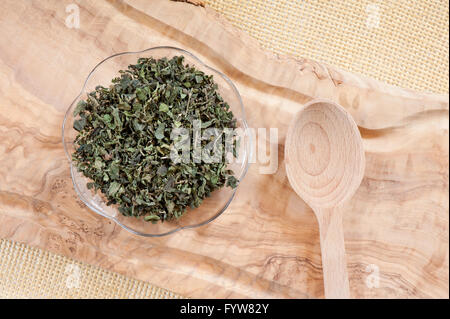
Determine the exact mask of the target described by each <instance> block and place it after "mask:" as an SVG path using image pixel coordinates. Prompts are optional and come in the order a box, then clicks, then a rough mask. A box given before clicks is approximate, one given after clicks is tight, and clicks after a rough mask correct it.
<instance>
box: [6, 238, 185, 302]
mask: <svg viewBox="0 0 450 319" xmlns="http://www.w3.org/2000/svg"><path fill="white" fill-rule="evenodd" d="M0 256H1V258H0V298H150V299H156V298H160V299H175V298H181V296H179V295H177V294H175V293H173V292H170V291H168V290H166V289H162V288H158V287H156V286H153V285H151V284H149V283H146V282H143V281H140V280H135V279H131V278H128V277H125V276H122V275H119V274H117V273H114V272H111V271H107V270H104V269H101V268H99V267H95V266H91V265H88V264H84V263H81V262H78V261H74V260H72V259H70V258H67V257H64V256H61V255H57V254H53V253H50V252H48V251H44V250H41V249H37V248H33V247H29V246H26V245H24V244H19V243H14V242H11V241H9V240H5V239H0Z"/></svg>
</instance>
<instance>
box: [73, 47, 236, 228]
mask: <svg viewBox="0 0 450 319" xmlns="http://www.w3.org/2000/svg"><path fill="white" fill-rule="evenodd" d="M74 116H75V117H76V120H75V122H74V125H73V127H74V129H76V130H77V131H78V132H79V133H78V136H77V137H76V139H75V145H76V151H75V152H74V153H73V156H72V158H73V161H74V163H75V164H76V166H77V168H78V170H79V171H80V172H82V173H83V174H84V175H85V176H86V177H88V178H90V179H91V180H92V181H91V182H89V183H88V185H87V186H88V188H90V189H91V188H95V189H96V190H100V191H101V192H102V193H103V194H104V195H105V196H106V198H107V200H108V205H111V204H117V205H118V207H119V211H120V212H121V213H122V214H124V215H126V216H136V217H140V216H141V217H143V218H144V219H145V220H147V221H152V222H156V221H158V220H161V221H164V220H170V219H172V218H178V217H180V216H181V215H182V214H183V213H184V212H185V210H186V208H187V207H198V206H199V205H200V204H201V202H202V200H203V199H204V198H205V197H207V196H209V195H210V193H211V192H212V191H214V190H216V189H218V188H221V187H223V186H225V185H228V186H230V187H233V188H234V187H236V184H237V180H236V178H234V176H233V172H232V171H230V170H228V169H227V165H226V161H225V158H223V160H221V161H219V162H216V163H205V162H203V161H200V162H195V161H193V160H190V161H189V162H187V163H186V162H181V163H174V162H173V161H172V160H171V158H170V146H171V145H172V143H173V142H174V141H173V140H172V139H171V135H170V134H171V130H172V129H173V128H177V127H179V128H187V129H192V125H193V121H194V120H201V122H202V129H204V128H207V127H215V128H218V129H224V128H236V119H235V118H234V116H233V113H232V112H231V111H230V109H229V105H228V104H227V103H226V102H225V101H224V100H223V99H222V97H221V96H220V95H219V94H218V92H217V84H215V83H214V82H213V78H212V76H209V75H205V74H204V73H203V72H201V71H199V70H197V69H195V68H194V67H190V66H189V65H186V64H184V58H183V57H182V56H177V57H173V58H172V59H167V58H162V59H159V60H155V59H153V58H141V59H139V60H138V61H137V64H135V65H130V66H128V69H127V70H123V71H120V77H117V78H115V79H113V80H112V84H111V86H110V87H109V88H105V87H102V86H98V87H96V89H95V91H93V92H91V93H89V94H88V97H87V99H86V100H83V101H80V102H79V103H78V104H77V107H76V109H75V111H74ZM207 142H208V141H202V142H201V143H202V146H203V145H204V143H207ZM233 147H234V148H236V144H235V143H234V144H233ZM235 151H236V149H233V153H234V155H236V154H235Z"/></svg>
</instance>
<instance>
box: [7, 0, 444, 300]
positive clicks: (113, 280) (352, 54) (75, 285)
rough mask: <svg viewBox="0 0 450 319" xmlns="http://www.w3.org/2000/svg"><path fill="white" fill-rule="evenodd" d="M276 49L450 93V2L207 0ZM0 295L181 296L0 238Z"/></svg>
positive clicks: (390, 80)
mask: <svg viewBox="0 0 450 319" xmlns="http://www.w3.org/2000/svg"><path fill="white" fill-rule="evenodd" d="M204 2H205V3H206V6H209V7H211V8H214V9H216V10H217V11H219V12H220V13H222V14H223V15H224V16H225V17H226V18H227V19H228V20H230V21H231V23H232V24H234V25H235V26H236V27H237V28H239V29H241V30H244V31H246V32H247V33H249V34H250V35H252V36H253V37H255V38H256V39H257V40H258V41H259V42H260V43H261V45H262V46H263V47H264V48H267V49H269V50H271V51H273V52H275V53H281V54H288V55H292V56H295V57H305V58H311V59H314V60H317V61H321V62H325V63H328V64H330V65H335V66H338V67H340V68H342V69H346V70H349V71H352V72H354V73H360V74H363V75H365V76H368V77H372V78H376V79H378V80H381V81H384V82H388V83H390V84H394V85H397V86H401V87H406V88H411V89H416V90H420V91H430V92H435V93H447V92H448V87H449V82H448V76H449V65H448V57H449V54H448V52H449V47H448V42H449V30H448V28H449V23H448V12H449V5H448V2H447V1H437V0H434V1H404V0H402V1H375V0H374V1H357V0H351V1H349V0H347V1H342V0H338V1H323V0H320V1H311V2H306V1H286V0H252V1H250V0H240V1H239V0H205V1H204ZM0 256H1V258H0V298H1V297H3V298H180V296H179V295H176V294H174V293H172V292H170V291H167V290H165V289H161V288H158V287H155V286H153V285H151V284H149V283H145V282H142V281H138V280H134V279H130V278H127V277H125V276H122V275H119V274H116V273H112V272H109V271H106V270H103V269H100V268H98V267H94V266H91V265H86V264H83V263H80V262H77V261H74V260H71V259H69V258H66V257H63V256H60V255H56V254H53V253H50V252H46V251H42V250H40V249H36V248H31V247H27V246H25V245H22V244H17V243H13V242H10V241H8V240H1V241H0Z"/></svg>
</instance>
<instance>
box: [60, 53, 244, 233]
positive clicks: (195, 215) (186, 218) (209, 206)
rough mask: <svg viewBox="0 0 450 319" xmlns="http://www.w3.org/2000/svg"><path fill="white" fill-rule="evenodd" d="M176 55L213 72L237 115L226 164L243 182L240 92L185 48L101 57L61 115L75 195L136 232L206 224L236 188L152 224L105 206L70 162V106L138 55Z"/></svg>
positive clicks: (224, 206)
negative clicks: (234, 148) (233, 157)
mask: <svg viewBox="0 0 450 319" xmlns="http://www.w3.org/2000/svg"><path fill="white" fill-rule="evenodd" d="M176 55H183V56H184V58H185V63H187V64H189V65H192V66H195V67H196V68H197V69H199V70H201V71H203V72H205V73H206V74H209V75H213V76H214V81H215V82H216V83H217V85H218V90H219V93H220V94H221V96H222V97H223V99H224V100H225V101H227V102H228V104H229V105H230V109H231V110H232V112H233V114H234V116H235V117H236V119H237V126H238V128H239V129H241V130H242V131H241V132H243V134H241V135H240V138H241V141H240V147H239V155H240V156H239V161H233V162H232V163H230V164H229V165H228V167H229V168H230V169H232V170H233V171H234V174H235V177H236V178H237V179H238V180H239V181H240V182H242V180H243V178H244V176H245V174H246V172H247V170H248V167H249V158H251V150H252V147H251V143H252V139H251V135H250V131H249V130H248V125H247V122H246V120H245V114H244V106H243V103H242V99H241V96H240V95H239V92H238V90H237V89H236V87H235V86H234V84H233V83H232V82H231V80H230V79H229V78H228V77H227V76H225V75H224V74H223V73H221V72H219V71H217V70H215V69H213V68H211V67H209V66H207V65H206V64H204V63H203V62H202V61H201V60H200V59H198V58H197V57H196V56H194V55H193V54H192V53H190V52H188V51H186V50H183V49H179V48H175V47H154V48H150V49H147V50H143V51H139V52H123V53H118V54H114V55H112V56H110V57H108V58H106V59H104V60H103V61H101V62H100V63H99V64H97V65H96V66H95V67H94V69H93V70H92V71H91V72H90V73H89V75H88V77H87V79H86V81H85V82H84V85H83V88H82V89H81V92H80V94H79V95H78V96H77V97H76V98H75V100H74V101H73V102H72V104H71V105H70V107H69V108H68V110H67V112H66V114H65V117H64V122H63V126H62V141H63V145H64V150H65V152H66V155H67V158H68V159H69V161H70V171H71V176H72V182H73V186H74V188H75V191H76V192H77V194H78V196H79V197H80V199H81V200H82V201H83V202H84V203H85V204H86V206H88V207H89V208H90V209H91V210H92V211H94V212H96V213H97V214H100V215H102V216H104V217H106V218H109V219H111V220H113V221H114V222H116V223H117V224H118V225H120V226H121V227H123V228H124V229H126V230H128V231H130V232H132V233H134V234H136V235H141V236H147V237H158V236H165V235H169V234H173V233H175V232H177V231H179V230H182V229H187V228H194V227H199V226H202V225H206V224H208V223H210V222H211V221H213V220H214V219H216V218H217V217H218V216H220V215H221V214H222V213H223V212H224V211H225V210H226V209H227V207H228V206H229V205H230V203H231V201H232V200H233V198H234V195H235V193H236V190H237V188H236V189H231V188H230V187H223V188H221V189H219V190H216V191H214V192H213V193H212V194H211V196H210V197H208V198H206V199H205V200H204V201H203V203H202V204H201V205H200V206H199V207H198V208H195V209H188V210H187V211H186V213H185V214H184V215H183V216H181V217H180V218H179V219H177V220H173V221H165V222H163V223H161V222H158V223H156V224H152V223H151V222H146V221H144V220H142V218H136V217H126V216H123V215H122V214H121V213H120V212H119V211H118V209H117V207H116V206H114V205H111V206H107V205H106V201H105V200H104V198H103V195H102V194H101V193H100V192H95V191H93V190H89V189H88V188H87V186H86V184H87V182H88V181H89V180H88V179H87V178H86V177H84V175H83V174H81V173H79V172H78V171H77V169H76V167H75V166H74V165H73V163H72V153H73V152H74V151H75V147H74V140H75V137H76V135H77V131H76V130H75V129H73V122H74V116H73V110H74V108H75V106H76V105H77V103H78V102H79V101H80V100H81V99H85V98H86V95H87V93H89V92H91V91H93V90H94V88H95V87H96V86H97V85H102V86H105V87H108V86H109V85H110V84H111V80H112V79H113V78H114V77H116V76H117V75H118V71H119V70H124V69H126V68H127V67H128V65H130V64H135V63H137V60H138V58H141V57H153V58H156V59H158V58H163V57H167V58H171V57H173V56H176ZM238 187H239V186H238Z"/></svg>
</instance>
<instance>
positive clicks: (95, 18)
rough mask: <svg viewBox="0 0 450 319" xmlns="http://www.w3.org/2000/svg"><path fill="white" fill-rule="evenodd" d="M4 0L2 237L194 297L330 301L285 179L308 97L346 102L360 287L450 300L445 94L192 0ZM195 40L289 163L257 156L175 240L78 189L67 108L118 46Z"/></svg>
mask: <svg viewBox="0 0 450 319" xmlns="http://www.w3.org/2000/svg"><path fill="white" fill-rule="evenodd" d="M71 3H72V1H25V0H21V1H16V0H7V1H1V2H0V30H1V31H0V32H1V36H0V225H1V226H0V237H2V238H7V239H11V240H14V241H18V242H23V243H26V244H28V245H31V246H35V247H39V248H42V249H45V250H49V251H52V252H55V253H58V254H63V255H65V256H68V257H71V258H74V259H76V260H80V261H83V262H86V263H89V264H93V265H97V266H100V267H102V268H105V269H108V270H111V271H115V272H118V273H121V274H124V275H127V276H131V277H134V278H137V279H141V280H145V281H148V282H151V283H152V284H155V285H157V286H161V287H164V288H166V289H170V290H173V291H174V292H177V293H179V294H182V295H184V296H187V297H192V298H208V297H210V298H211V297H214V298H322V297H323V296H324V288H323V276H322V266H321V254H320V244H319V242H320V241H319V232H318V224H317V220H316V218H315V216H314V214H313V212H312V210H311V208H310V207H308V205H307V204H305V202H304V201H303V200H302V199H300V198H299V197H298V196H297V195H296V193H295V192H294V191H293V190H292V188H291V187H290V185H289V182H288V179H287V176H286V172H285V166H284V155H283V154H284V139H285V136H286V131H287V127H288V125H289V123H290V121H291V120H292V119H293V117H294V115H295V113H296V112H297V111H298V110H299V109H300V108H301V107H302V105H304V104H305V103H306V102H308V101H310V100H312V99H313V98H326V99H330V100H333V101H335V102H337V103H339V104H340V105H342V106H343V107H344V108H345V109H346V110H347V111H348V112H349V113H350V114H351V115H352V116H353V118H354V119H355V122H356V123H357V125H358V128H359V130H360V133H361V135H362V137H363V145H364V150H365V156H366V169H365V174H364V179H363V181H362V184H361V186H360V188H359V189H358V191H357V192H356V194H355V195H354V196H353V198H352V199H351V200H350V201H349V202H347V203H346V205H345V206H344V207H343V210H344V214H343V216H344V230H345V246H346V252H347V263H348V266H347V267H348V273H349V282H350V294H351V297H353V298H448V297H449V290H448V288H449V287H448V273H449V257H448V254H449V228H448V226H449V195H448V191H449V184H448V177H449V176H448V173H449V148H448V142H449V133H448V127H449V124H448V115H449V100H448V95H439V94H431V93H418V92H413V91H410V90H406V89H402V88H397V87H393V86H390V85H387V84H383V83H380V82H378V81H375V80H372V79H368V78H365V77H363V76H360V75H356V74H351V73H349V72H346V71H342V70H339V69H337V68H334V67H331V66H327V65H324V64H321V63H318V62H315V61H311V60H308V59H293V58H289V57H285V56H277V55H274V54H272V53H269V52H267V51H264V50H263V49H262V48H260V46H259V45H258V44H257V42H256V40H254V39H252V38H250V37H249V36H248V35H246V34H245V33H243V32H241V31H238V30H237V29H235V28H234V27H232V26H231V25H230V23H228V22H227V21H226V20H225V19H224V18H222V17H221V16H220V15H218V14H217V13H216V12H214V11H212V10H211V9H208V8H204V7H201V6H194V5H192V4H189V3H181V2H170V1H165V0H153V1H145V0H138V1H79V2H78V7H79V11H80V27H79V28H69V27H68V26H67V24H66V18H67V16H68V15H69V14H70V11H67V12H66V8H67V6H68V5H69V4H71ZM161 45H168V46H175V47H180V48H184V49H186V50H188V51H190V52H192V53H194V54H195V55H197V56H198V57H199V58H200V59H202V60H203V61H205V62H206V63H207V64H208V65H211V66H213V67H215V68H216V69H218V70H220V71H222V72H223V73H225V74H226V75H228V76H229V77H230V78H231V80H232V81H233V82H234V83H235V84H236V86H237V88H238V90H239V92H240V94H241V96H242V99H243V103H244V106H245V111H246V115H247V120H248V123H249V126H250V127H252V128H270V127H272V128H277V129H278V144H276V145H273V146H274V148H273V149H274V150H275V149H276V150H278V156H277V160H278V169H277V170H276V172H275V173H273V174H262V173H261V169H262V168H264V167H265V166H266V164H265V163H260V162H257V163H254V164H252V165H251V166H250V169H249V171H248V173H247V176H246V177H245V179H244V180H243V181H242V183H241V185H240V186H239V189H238V192H237V194H236V197H235V199H234V200H233V202H232V203H231V205H230V206H229V208H228V209H227V211H226V212H225V213H224V214H222V215H221V216H220V217H219V218H217V219H216V220H214V221H213V222H212V223H210V224H208V225H206V226H202V227H199V228H196V229H190V230H183V231H180V232H177V233H174V234H172V235H170V236H167V237H160V238H144V237H138V236H136V235H133V234H131V233H129V232H127V231H125V230H123V229H122V228H121V227H119V226H117V225H115V224H114V223H113V222H111V221H110V220H108V219H106V218H104V217H101V216H99V215H97V214H95V213H93V212H91V211H90V210H89V209H88V208H86V207H85V205H84V204H83V203H82V202H81V201H80V200H79V199H78V198H77V195H76V193H75V191H74V189H73V186H72V182H71V177H70V172H69V163H68V161H67V158H66V156H65V154H64V150H63V146H62V143H61V124H62V121H63V116H64V113H65V111H66V109H67V108H68V106H69V105H70V103H71V102H72V100H73V99H74V98H75V96H76V95H77V94H78V93H79V91H80V89H81V86H82V84H83V82H84V80H85V78H86V76H87V75H88V73H89V72H90V71H91V69H92V68H93V67H94V66H95V65H96V64H97V63H98V62H100V61H101V60H102V59H104V58H106V57H108V56H110V55H112V54H114V53H118V52H124V51H138V50H143V49H146V48H150V47H154V46H161Z"/></svg>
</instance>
